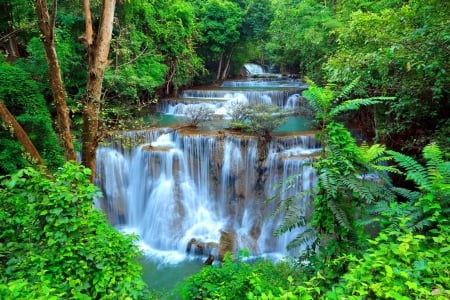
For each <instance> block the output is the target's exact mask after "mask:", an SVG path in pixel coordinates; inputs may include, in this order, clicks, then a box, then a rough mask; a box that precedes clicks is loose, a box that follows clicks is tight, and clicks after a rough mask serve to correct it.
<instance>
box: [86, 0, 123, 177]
mask: <svg viewBox="0 0 450 300" xmlns="http://www.w3.org/2000/svg"><path fill="white" fill-rule="evenodd" d="M83 4H84V13H85V25H86V31H85V33H84V34H83V36H82V37H80V38H82V39H83V42H84V43H85V45H86V46H87V48H88V56H89V67H88V77H87V85H86V93H85V95H84V97H83V134H82V140H83V147H82V148H83V149H82V158H81V160H82V163H83V165H84V166H86V167H88V168H90V169H91V170H92V175H91V181H93V180H94V176H95V163H96V150H97V146H98V143H99V141H100V136H101V132H100V128H99V126H100V122H99V121H100V119H99V118H100V117H99V115H100V102H101V96H102V95H101V94H102V83H103V75H104V72H105V69H106V67H107V66H108V64H109V62H108V55H109V48H110V44H111V37H112V29H113V21H114V10H115V6H116V1H115V0H103V1H102V9H101V16H100V24H99V28H98V32H97V35H96V37H95V39H94V30H93V27H92V17H91V10H90V3H89V0H84V1H83Z"/></svg>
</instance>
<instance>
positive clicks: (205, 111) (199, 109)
mask: <svg viewBox="0 0 450 300" xmlns="http://www.w3.org/2000/svg"><path fill="white" fill-rule="evenodd" d="M184 113H185V115H186V117H187V119H188V126H191V127H197V126H198V125H199V124H200V123H201V122H205V121H209V120H211V119H212V118H213V114H214V111H213V110H212V108H210V107H208V106H207V105H203V104H198V105H189V106H187V107H186V109H185V111H184Z"/></svg>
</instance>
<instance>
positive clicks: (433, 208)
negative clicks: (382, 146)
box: [376, 144, 450, 233]
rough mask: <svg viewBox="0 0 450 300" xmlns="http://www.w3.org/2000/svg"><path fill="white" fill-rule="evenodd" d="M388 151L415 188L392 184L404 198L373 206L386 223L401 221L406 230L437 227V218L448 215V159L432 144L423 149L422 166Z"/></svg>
mask: <svg viewBox="0 0 450 300" xmlns="http://www.w3.org/2000/svg"><path fill="white" fill-rule="evenodd" d="M389 153H390V154H391V155H392V157H393V159H394V160H395V161H396V162H397V163H398V164H399V165H400V166H401V167H402V168H403V169H405V170H406V180H411V181H412V182H413V183H414V184H415V185H416V186H418V190H408V189H405V188H395V189H394V190H395V191H396V192H397V193H398V194H399V195H400V196H402V197H403V198H404V199H406V201H405V202H402V203H386V202H381V203H379V204H378V205H377V206H376V211H377V212H378V213H381V214H383V216H384V217H385V218H386V221H387V222H388V223H387V224H385V226H387V227H390V228H392V229H393V230H396V229H398V228H399V227H400V224H402V223H404V224H403V226H404V227H406V228H407V229H408V230H411V231H413V232H421V233H426V232H428V231H430V230H432V229H436V226H437V224H439V221H440V220H442V219H448V218H449V217H450V162H449V161H448V160H445V158H444V154H443V153H442V151H441V150H440V148H439V147H438V146H437V145H435V144H431V145H428V146H426V147H425V148H424V150H423V157H424V159H425V161H426V165H425V166H422V165H421V164H420V163H418V162H417V161H415V160H414V159H413V158H411V157H409V156H406V155H404V154H402V153H398V152H395V151H389Z"/></svg>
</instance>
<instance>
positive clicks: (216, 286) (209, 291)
mask: <svg viewBox="0 0 450 300" xmlns="http://www.w3.org/2000/svg"><path fill="white" fill-rule="evenodd" d="M290 273H291V269H290V267H289V265H288V264H287V263H279V264H273V263H272V262H270V261H267V260H258V261H256V262H255V263H254V264H250V263H248V262H244V261H242V260H241V259H240V258H239V259H238V260H237V261H233V259H232V257H231V255H230V254H229V253H227V254H226V255H225V258H224V261H223V263H222V265H221V266H220V267H217V266H205V267H204V268H203V269H202V270H201V271H200V272H199V273H197V274H194V275H192V276H191V277H188V278H187V279H185V281H184V282H183V283H182V284H181V285H180V286H179V290H180V295H181V297H182V299H190V300H191V299H247V298H248V297H250V296H251V295H260V294H261V291H271V292H272V294H273V295H279V294H280V289H279V287H281V288H283V287H284V288H287V286H288V285H289V284H290V283H288V282H286V280H285V278H287V277H288V276H289V274H290Z"/></svg>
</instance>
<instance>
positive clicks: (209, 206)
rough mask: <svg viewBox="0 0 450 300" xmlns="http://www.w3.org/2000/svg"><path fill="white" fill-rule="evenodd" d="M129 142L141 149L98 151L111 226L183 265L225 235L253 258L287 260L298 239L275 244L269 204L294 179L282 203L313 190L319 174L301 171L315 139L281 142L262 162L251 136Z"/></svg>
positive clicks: (136, 136)
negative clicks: (276, 189)
mask: <svg viewBox="0 0 450 300" xmlns="http://www.w3.org/2000/svg"><path fill="white" fill-rule="evenodd" d="M124 137H126V138H128V139H131V140H134V141H136V144H135V145H133V146H132V147H131V149H125V148H124V147H123V145H122V144H121V143H112V144H111V146H108V147H106V146H104V147H101V148H99V149H98V177H97V181H96V184H97V185H98V186H100V187H101V189H102V191H104V194H105V201H104V202H105V203H107V205H106V207H105V209H106V210H107V213H108V215H110V216H111V217H110V220H112V222H114V223H115V225H117V226H118V227H121V228H126V229H127V230H128V231H131V232H134V233H136V234H138V235H139V236H140V241H141V243H142V244H143V245H144V246H145V247H144V249H146V251H147V253H148V254H149V255H150V256H158V257H159V256H163V257H164V255H168V253H171V254H172V255H171V256H170V257H171V258H170V260H174V256H173V253H176V254H177V257H178V258H177V259H184V258H185V257H186V247H187V245H188V243H189V241H190V240H192V239H195V240H197V241H202V242H204V243H205V244H206V243H216V244H217V243H218V242H219V240H220V232H221V231H223V230H226V231H227V232H233V233H235V235H236V243H237V248H247V249H249V250H250V251H251V253H253V254H255V255H261V254H265V253H285V249H286V245H287V243H288V242H289V241H290V240H291V239H292V238H293V236H294V235H295V234H296V233H298V232H292V233H290V234H288V235H286V236H283V237H282V238H275V237H274V236H273V232H274V231H275V229H276V228H277V226H278V225H279V222H280V218H274V219H269V218H268V217H269V215H270V213H271V212H272V211H273V209H274V205H275V203H269V204H267V203H265V200H266V199H267V198H269V197H271V196H273V190H272V189H271V188H270V187H271V186H274V185H275V184H278V183H279V182H282V181H284V180H286V179H287V178H289V177H290V176H293V175H298V177H297V178H296V181H295V183H294V186H295V188H294V189H291V190H290V191H289V192H288V193H289V194H286V195H283V196H282V198H285V197H287V196H290V195H293V194H294V193H297V192H299V191H302V190H304V189H309V188H311V187H312V185H313V184H314V176H313V171H312V169H311V168H310V167H305V166H303V163H304V162H307V161H310V160H311V158H308V157H309V156H308V154H311V153H313V152H314V151H317V150H318V149H319V148H318V147H317V145H316V143H315V141H314V138H313V137H308V136H303V137H280V138H275V139H274V140H273V141H272V142H271V143H270V144H269V145H268V146H267V147H268V149H269V150H268V151H269V152H268V156H267V159H266V160H265V161H263V162H259V161H258V151H259V150H258V147H259V146H260V145H259V142H258V140H257V139H256V138H253V137H249V136H226V137H225V136H219V135H215V134H213V135H207V134H206V135H204V134H202V135H200V134H190V133H184V132H178V131H174V130H161V129H157V130H155V131H152V130H150V132H147V131H138V132H128V133H124ZM116 138H117V137H116ZM302 155H303V156H302ZM305 155H306V158H305V157H304V156H305ZM306 200H307V199H306ZM306 200H305V201H306ZM301 201H304V200H301ZM301 206H302V207H304V209H305V211H306V210H307V209H308V203H306V202H305V203H301Z"/></svg>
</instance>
